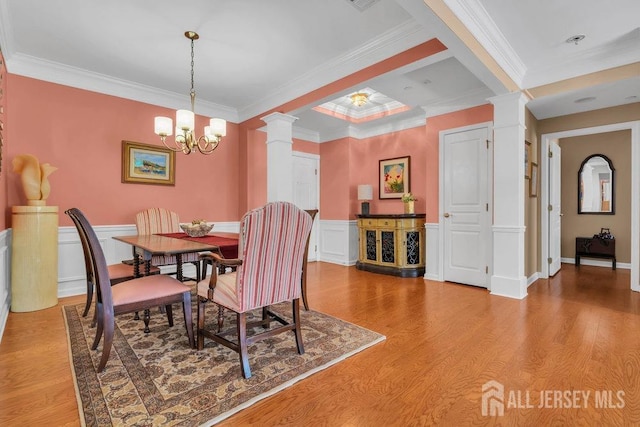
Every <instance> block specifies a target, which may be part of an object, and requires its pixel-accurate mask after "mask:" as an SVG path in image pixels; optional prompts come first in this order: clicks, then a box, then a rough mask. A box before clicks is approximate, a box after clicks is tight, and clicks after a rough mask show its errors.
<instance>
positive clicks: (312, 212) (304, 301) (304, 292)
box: [302, 209, 318, 311]
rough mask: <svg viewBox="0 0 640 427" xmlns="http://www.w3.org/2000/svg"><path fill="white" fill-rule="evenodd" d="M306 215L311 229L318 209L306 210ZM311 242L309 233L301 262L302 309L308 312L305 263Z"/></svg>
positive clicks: (307, 259)
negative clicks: (309, 218)
mask: <svg viewBox="0 0 640 427" xmlns="http://www.w3.org/2000/svg"><path fill="white" fill-rule="evenodd" d="M305 212H306V213H308V214H309V216H310V217H311V225H312V228H313V220H314V219H315V217H316V215H317V214H318V209H306V210H305ZM310 240H311V233H309V237H307V244H306V245H305V247H304V261H302V304H303V305H304V309H305V310H307V311H309V301H307V262H308V261H309V241H310Z"/></svg>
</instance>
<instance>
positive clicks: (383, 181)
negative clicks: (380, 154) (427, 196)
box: [379, 156, 411, 199]
mask: <svg viewBox="0 0 640 427" xmlns="http://www.w3.org/2000/svg"><path fill="white" fill-rule="evenodd" d="M410 161H411V156H406V157H397V158H395V159H385V160H380V172H379V173H380V186H379V188H380V196H379V198H380V199H400V198H401V197H402V195H403V194H404V193H408V192H410V191H411V187H410V181H409V179H410V178H409V177H410V173H409V172H410V167H411V165H410Z"/></svg>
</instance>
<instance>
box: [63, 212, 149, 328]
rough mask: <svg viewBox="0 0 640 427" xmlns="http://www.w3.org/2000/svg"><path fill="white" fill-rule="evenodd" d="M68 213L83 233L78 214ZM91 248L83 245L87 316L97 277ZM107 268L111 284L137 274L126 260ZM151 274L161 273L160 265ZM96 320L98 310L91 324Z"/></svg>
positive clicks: (83, 314)
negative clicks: (92, 263) (92, 262)
mask: <svg viewBox="0 0 640 427" xmlns="http://www.w3.org/2000/svg"><path fill="white" fill-rule="evenodd" d="M65 213H66V214H67V215H69V217H70V218H71V220H72V221H73V224H74V225H75V226H76V230H78V235H81V233H82V231H81V230H80V224H79V223H78V219H77V217H76V215H74V214H73V213H72V212H71V210H70V209H69V210H67V211H65ZM88 250H89V248H88V247H87V245H84V244H83V245H82V251H83V253H84V267H85V272H86V278H87V299H86V302H85V306H84V311H83V312H82V317H87V314H89V310H90V309H91V303H92V301H93V289H94V287H95V283H96V281H95V277H94V272H93V267H92V265H91V255H90V254H89V253H88V252H87V251H88ZM107 270H108V271H109V279H110V282H111V286H113V285H117V284H118V283H121V282H125V281H127V280H131V279H133V278H134V277H136V276H135V274H134V268H133V265H129V264H125V263H124V262H121V263H118V264H109V265H107ZM149 274H150V275H152V274H160V269H159V268H158V267H152V268H151V269H150V270H149ZM95 321H96V312H94V316H93V322H92V324H91V326H92V327H93V326H94V325H95Z"/></svg>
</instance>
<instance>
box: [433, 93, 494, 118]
mask: <svg viewBox="0 0 640 427" xmlns="http://www.w3.org/2000/svg"><path fill="white" fill-rule="evenodd" d="M493 96H495V94H494V93H493V92H491V90H490V89H488V88H478V89H473V90H469V91H467V92H465V93H463V94H462V95H460V96H457V97H455V98H451V99H447V100H445V101H442V102H435V103H431V104H428V105H422V106H421V107H422V109H423V110H424V111H425V113H426V116H427V117H434V116H440V115H442V114H447V113H453V112H454V111H460V110H466V109H467V108H473V107H477V106H479V105H484V104H488V103H489V101H488V98H490V97H493Z"/></svg>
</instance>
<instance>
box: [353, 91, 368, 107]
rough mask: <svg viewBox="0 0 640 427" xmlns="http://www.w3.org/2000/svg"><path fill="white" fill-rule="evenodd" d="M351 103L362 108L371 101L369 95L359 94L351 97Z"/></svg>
mask: <svg viewBox="0 0 640 427" xmlns="http://www.w3.org/2000/svg"><path fill="white" fill-rule="evenodd" d="M350 98H351V103H352V104H353V105H355V106H356V107H362V106H363V105H364V104H366V103H367V101H369V94H367V93H364V92H357V93H354V94H353V95H351V96H350Z"/></svg>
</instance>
